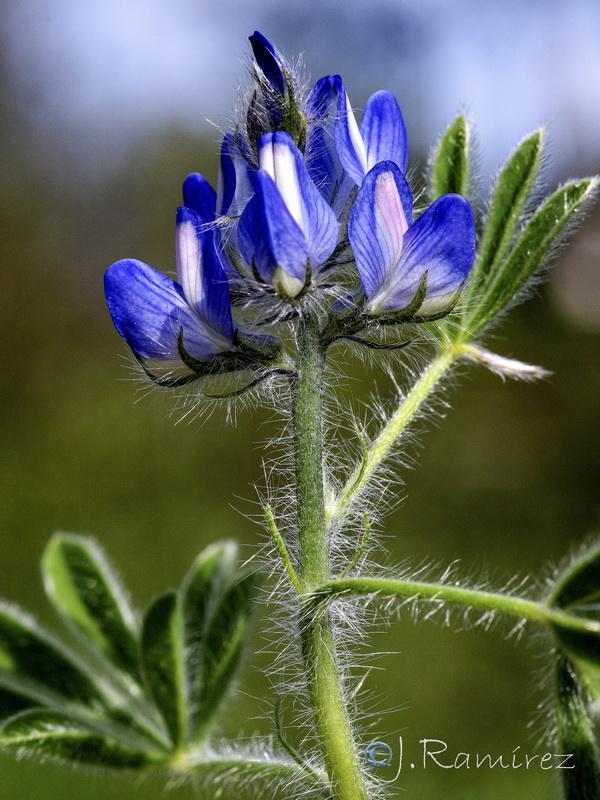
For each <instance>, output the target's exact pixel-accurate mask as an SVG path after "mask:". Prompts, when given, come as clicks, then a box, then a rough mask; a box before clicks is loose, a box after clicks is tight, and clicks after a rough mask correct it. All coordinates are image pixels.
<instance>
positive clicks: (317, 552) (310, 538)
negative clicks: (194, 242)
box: [293, 315, 368, 800]
mask: <svg viewBox="0 0 600 800" xmlns="http://www.w3.org/2000/svg"><path fill="white" fill-rule="evenodd" d="M324 362H325V353H324V350H323V347H322V345H321V343H320V338H319V323H318V318H317V317H316V315H307V316H305V317H304V318H303V319H302V320H301V322H300V326H299V331H298V373H297V378H296V380H295V384H294V398H293V421H294V451H295V471H296V492H297V512H296V513H297V523H298V536H299V579H300V581H301V582H302V585H303V587H305V589H308V590H310V589H312V588H314V587H316V586H318V585H320V584H322V583H324V582H325V581H327V580H328V579H329V541H328V528H327V522H326V518H325V500H324V481H323V477H324V476H323V416H322V415H323V367H324ZM302 652H303V658H304V668H305V674H306V681H307V687H308V691H309V695H310V701H311V705H312V708H313V711H314V721H315V726H316V731H317V735H318V738H319V741H320V745H321V749H322V753H323V759H324V762H325V767H326V769H327V773H328V775H329V779H330V781H331V791H332V798H334V800H367V798H368V793H367V789H366V786H365V783H364V778H363V775H362V771H361V768H360V764H359V761H358V755H357V752H356V744H355V742H354V736H353V734H352V727H351V725H350V720H349V717H348V712H347V708H346V701H345V698H344V692H343V688H342V683H341V679H340V668H339V664H338V660H337V656H336V652H335V639H334V633H333V630H332V623H331V620H330V618H329V615H328V614H317V613H315V614H314V615H313V616H312V617H311V616H310V615H307V616H305V617H304V622H303V626H302Z"/></svg>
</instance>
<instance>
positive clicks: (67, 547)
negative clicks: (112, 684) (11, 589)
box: [42, 534, 139, 679]
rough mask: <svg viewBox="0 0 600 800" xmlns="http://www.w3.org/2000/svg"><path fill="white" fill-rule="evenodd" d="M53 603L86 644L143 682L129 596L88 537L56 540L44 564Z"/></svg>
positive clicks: (54, 539) (49, 594)
mask: <svg viewBox="0 0 600 800" xmlns="http://www.w3.org/2000/svg"><path fill="white" fill-rule="evenodd" d="M42 574H43V577H44V586H45V588H46V593H47V594H48V597H49V598H50V600H51V602H52V603H53V604H54V605H55V606H56V608H57V609H58V611H59V612H60V614H61V615H62V616H63V617H64V619H65V620H66V621H67V623H69V624H70V626H71V627H72V628H74V629H75V631H76V632H78V633H79V634H82V635H83V638H84V639H85V641H86V642H87V643H88V644H89V643H92V644H93V645H94V646H95V647H97V648H98V649H99V650H101V651H102V652H103V653H104V654H105V655H106V656H108V658H109V659H110V660H111V661H112V662H113V663H114V664H115V665H116V666H117V667H119V668H120V669H123V670H124V671H125V672H128V673H129V674H130V675H132V676H133V677H134V678H136V679H139V667H138V650H139V643H138V638H139V636H138V625H137V620H136V616H135V612H134V611H133V609H132V608H131V606H130V604H129V600H128V598H127V594H126V592H125V590H124V588H123V586H122V584H121V582H120V581H119V579H118V578H117V576H116V575H115V573H114V571H113V569H112V567H111V565H110V563H109V562H108V560H107V558H106V556H105V555H104V553H103V552H102V550H101V549H100V547H98V545H97V544H96V543H95V542H93V541H91V540H90V539H86V538H85V537H83V536H73V535H68V534H58V535H56V536H54V537H53V538H52V539H51V540H50V542H49V544H48V546H47V548H46V551H45V553H44V556H43V559H42Z"/></svg>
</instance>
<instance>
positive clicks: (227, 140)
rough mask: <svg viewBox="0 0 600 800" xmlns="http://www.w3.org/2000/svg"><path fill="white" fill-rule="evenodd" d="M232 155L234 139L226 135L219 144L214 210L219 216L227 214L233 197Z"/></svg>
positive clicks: (231, 135) (233, 171)
mask: <svg viewBox="0 0 600 800" xmlns="http://www.w3.org/2000/svg"><path fill="white" fill-rule="evenodd" d="M233 153H235V137H234V136H233V134H231V133H226V134H225V136H224V137H223V142H222V144H221V158H220V161H219V181H218V183H217V200H216V209H217V214H220V215H223V214H227V212H228V211H229V207H230V206H231V203H232V200H233V198H234V195H235V187H236V183H237V181H236V175H235V164H234V161H233ZM185 205H187V203H185Z"/></svg>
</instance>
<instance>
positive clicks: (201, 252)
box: [104, 179, 234, 384]
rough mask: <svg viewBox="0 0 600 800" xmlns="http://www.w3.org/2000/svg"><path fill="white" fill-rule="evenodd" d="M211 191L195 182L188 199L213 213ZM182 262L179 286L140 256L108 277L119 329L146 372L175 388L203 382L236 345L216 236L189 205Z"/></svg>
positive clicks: (179, 243)
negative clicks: (201, 376) (208, 368)
mask: <svg viewBox="0 0 600 800" xmlns="http://www.w3.org/2000/svg"><path fill="white" fill-rule="evenodd" d="M202 180H203V179H202ZM207 187H208V188H207ZM209 189H210V187H209V186H208V184H207V183H205V182H204V183H203V182H202V181H198V180H197V179H192V180H191V181H190V182H189V184H188V191H189V193H190V194H188V199H192V202H193V204H195V205H196V207H197V208H198V209H199V210H200V211H202V212H204V211H205V210H207V209H208V210H210V208H211V200H210V197H211V195H210V191H212V190H210V191H209ZM194 192H195V193H196V198H195V200H194V199H193V198H191V197H190V196H191V194H193V193H194ZM213 194H214V192H213ZM176 261H177V278H178V282H175V281H174V280H172V279H171V278H168V277H167V276H166V275H163V274H162V273H161V272H157V271H156V270H154V269H152V267H149V266H148V265H147V264H144V263H143V262H142V261H137V260H135V259H123V260H121V261H117V262H116V263H114V264H113V265H112V266H110V267H109V268H108V270H107V271H106V275H105V279H104V287H105V292H106V300H107V303H108V308H109V311H110V314H111V316H112V320H113V323H114V325H115V327H116V329H117V331H118V332H119V333H120V335H121V336H122V337H123V339H124V340H125V341H126V342H127V344H128V345H129V347H130V348H131V350H132V351H133V353H134V354H135V356H136V357H137V359H138V360H139V361H140V362H141V363H142V365H143V366H144V368H145V370H146V372H147V373H148V374H149V375H150V376H151V377H153V378H155V379H156V380H158V381H161V382H165V383H169V384H176V383H181V382H186V381H187V380H190V379H192V378H194V377H196V376H197V375H198V373H199V372H200V371H201V370H202V367H203V364H206V363H208V362H210V361H212V359H214V358H215V357H216V356H218V355H220V354H222V353H225V352H227V351H229V350H231V349H232V348H233V346H234V345H233V338H234V328H233V322H232V318H231V306H230V299H229V286H228V282H227V274H226V271H225V268H224V266H223V262H222V259H221V255H220V252H219V245H218V240H217V238H216V235H215V231H214V230H212V229H211V228H210V227H207V226H206V224H205V221H204V219H203V217H202V216H201V215H200V213H197V212H196V211H194V210H192V209H190V208H186V207H181V208H179V209H178V210H177V232H176Z"/></svg>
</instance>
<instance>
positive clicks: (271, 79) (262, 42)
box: [249, 31, 288, 97]
mask: <svg viewBox="0 0 600 800" xmlns="http://www.w3.org/2000/svg"><path fill="white" fill-rule="evenodd" d="M249 38H250V44H251V45H252V52H253V54H254V58H255V60H256V63H257V64H258V66H259V68H260V70H261V72H262V74H263V76H264V78H265V80H266V81H267V84H268V85H269V87H270V88H271V90H272V91H273V92H274V93H276V94H279V95H280V96H281V97H286V96H287V93H288V81H287V80H286V75H285V72H286V71H287V70H286V67H285V61H284V59H283V57H282V56H281V54H280V53H279V52H278V51H277V50H276V49H275V47H273V45H272V44H271V42H270V41H269V40H268V39H267V38H266V37H265V36H263V35H262V33H259V31H254V33H253V34H252V36H250V37H249Z"/></svg>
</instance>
